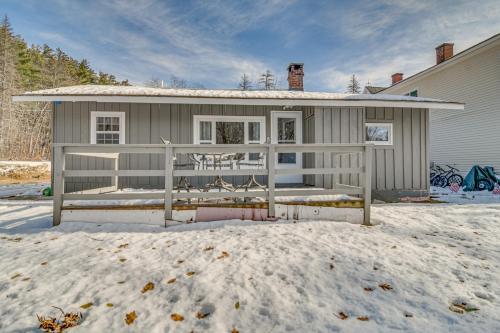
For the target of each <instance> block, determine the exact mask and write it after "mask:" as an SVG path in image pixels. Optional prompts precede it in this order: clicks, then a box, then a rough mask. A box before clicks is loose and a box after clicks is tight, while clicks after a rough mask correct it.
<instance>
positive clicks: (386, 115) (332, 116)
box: [315, 108, 429, 190]
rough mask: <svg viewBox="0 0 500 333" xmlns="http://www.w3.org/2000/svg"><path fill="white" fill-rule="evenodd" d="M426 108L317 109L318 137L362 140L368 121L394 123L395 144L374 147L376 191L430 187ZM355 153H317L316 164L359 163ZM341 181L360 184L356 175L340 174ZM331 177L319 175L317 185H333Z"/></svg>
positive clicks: (332, 140) (335, 140)
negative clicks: (348, 154) (339, 155)
mask: <svg viewBox="0 0 500 333" xmlns="http://www.w3.org/2000/svg"><path fill="white" fill-rule="evenodd" d="M428 118H429V112H428V110H427V109H410V108H366V109H364V108H316V110H315V140H316V142H324V143H363V142H365V138H364V124H365V123H366V122H389V123H392V124H393V145H392V146H375V150H374V154H373V157H374V158H373V168H372V188H373V189H376V190H427V189H428V171H427V170H428V151H429V149H428V145H429V140H428V138H429V134H428V121H429V119H428ZM358 158H359V156H357V155H356V154H351V155H350V156H346V155H345V154H344V155H343V156H342V157H341V158H339V157H331V156H330V157H329V156H327V155H326V154H322V155H320V154H318V155H317V156H316V159H315V164H316V166H317V167H334V166H339V167H348V166H354V167H357V166H359V164H358ZM338 180H339V182H340V183H343V184H351V185H358V184H359V183H360V180H359V178H358V176H355V175H341V176H340V177H339V179H338ZM334 182H335V179H334V177H332V176H329V175H325V176H316V178H315V184H316V186H321V187H327V188H328V187H332V185H333V184H334Z"/></svg>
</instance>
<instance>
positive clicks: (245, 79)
mask: <svg viewBox="0 0 500 333" xmlns="http://www.w3.org/2000/svg"><path fill="white" fill-rule="evenodd" d="M238 87H239V88H240V90H251V89H252V81H251V80H250V76H248V75H247V74H245V73H243V75H242V76H241V78H240V83H239V84H238Z"/></svg>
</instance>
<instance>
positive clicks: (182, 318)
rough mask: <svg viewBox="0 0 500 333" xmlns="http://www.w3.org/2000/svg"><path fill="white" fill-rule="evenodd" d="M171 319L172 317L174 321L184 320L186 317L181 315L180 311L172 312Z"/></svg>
mask: <svg viewBox="0 0 500 333" xmlns="http://www.w3.org/2000/svg"><path fill="white" fill-rule="evenodd" d="M170 319H172V320H173V321H183V320H184V317H183V316H181V315H180V314H178V313H172V314H171V315H170Z"/></svg>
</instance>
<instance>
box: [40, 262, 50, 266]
mask: <svg viewBox="0 0 500 333" xmlns="http://www.w3.org/2000/svg"><path fill="white" fill-rule="evenodd" d="M47 264H48V262H46V261H44V262H42V263H41V264H40V265H42V266H45V265H47Z"/></svg>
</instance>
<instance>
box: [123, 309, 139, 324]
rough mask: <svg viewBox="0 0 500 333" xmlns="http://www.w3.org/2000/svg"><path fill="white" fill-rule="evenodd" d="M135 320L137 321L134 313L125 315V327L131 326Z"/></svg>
mask: <svg viewBox="0 0 500 333" xmlns="http://www.w3.org/2000/svg"><path fill="white" fill-rule="evenodd" d="M136 319H137V314H136V313H135V311H132V312H129V313H127V314H125V323H127V325H130V324H132V323H133V322H134V320H136Z"/></svg>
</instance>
